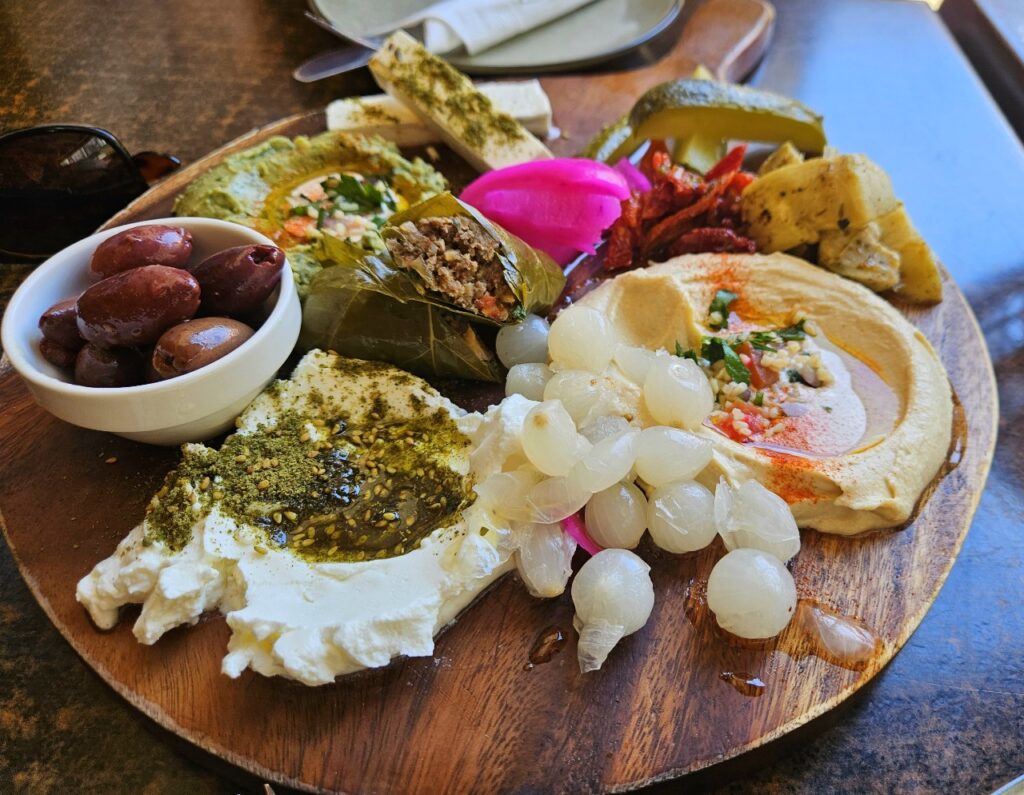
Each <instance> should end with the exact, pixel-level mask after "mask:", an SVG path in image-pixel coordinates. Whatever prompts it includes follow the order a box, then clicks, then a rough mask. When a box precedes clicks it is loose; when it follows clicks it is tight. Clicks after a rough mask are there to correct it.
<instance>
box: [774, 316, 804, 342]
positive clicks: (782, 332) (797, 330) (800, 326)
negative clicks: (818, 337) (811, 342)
mask: <svg viewBox="0 0 1024 795" xmlns="http://www.w3.org/2000/svg"><path fill="white" fill-rule="evenodd" d="M806 322H807V321H806V320H799V321H797V322H796V323H794V324H793V325H792V326H786V327H785V328H780V329H778V330H777V331H776V332H775V333H776V334H778V335H779V336H780V337H782V339H784V340H802V339H804V338H805V337H806V336H807V332H806V331H805V330H804V323H806Z"/></svg>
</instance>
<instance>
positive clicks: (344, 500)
mask: <svg viewBox="0 0 1024 795" xmlns="http://www.w3.org/2000/svg"><path fill="white" fill-rule="evenodd" d="M375 408H376V406H375ZM468 444H469V440H468V439H467V438H466V437H465V436H464V435H463V434H462V433H461V432H460V431H459V430H458V428H457V426H456V425H455V423H454V422H453V420H452V418H451V417H450V416H449V415H448V413H447V412H445V411H444V410H442V409H438V410H436V411H434V412H432V413H425V414H420V415H418V416H416V417H414V418H411V419H401V420H397V421H389V420H388V419H387V418H385V417H383V416H382V415H381V414H379V413H377V412H376V411H374V412H372V413H371V415H370V423H368V424H363V425H355V426H350V425H348V423H347V422H346V420H345V418H342V417H337V418H334V419H333V420H329V421H328V420H324V419H323V418H312V417H308V416H303V415H300V414H298V413H296V412H283V413H282V414H281V416H280V418H279V419H278V421H277V422H276V423H275V424H273V425H261V426H259V428H257V430H256V431H255V432H252V433H247V434H240V433H238V434H233V435H232V436H229V437H228V438H227V439H226V440H225V441H224V444H223V446H222V447H221V449H220V450H212V449H209V448H198V451H197V449H196V448H186V449H185V457H184V460H183V461H182V463H181V465H180V466H179V467H178V468H177V469H176V470H175V471H173V472H171V473H170V475H168V477H167V479H166V480H165V483H164V486H163V488H161V490H160V491H159V492H157V495H156V496H155V497H154V498H153V500H152V501H151V502H150V506H149V508H148V510H147V517H146V518H147V521H146V536H145V541H146V543H152V542H153V541H156V540H159V541H162V542H163V543H164V544H166V545H167V546H168V547H169V548H170V549H172V550H175V551H177V550H180V549H182V548H183V547H184V546H185V545H186V544H188V542H189V541H190V540H191V538H192V528H193V526H194V524H195V523H196V521H197V520H198V519H199V518H200V516H201V515H203V514H204V513H205V512H206V511H208V510H209V509H210V508H212V507H213V506H214V505H216V506H217V507H218V509H219V510H220V512H221V513H222V514H224V515H226V516H228V517H229V518H231V519H234V520H235V521H237V522H238V523H239V524H245V525H247V526H249V527H252V528H256V529H257V530H258V531H262V534H263V543H262V544H259V545H257V546H256V551H257V552H265V551H267V549H270V548H277V549H287V550H288V551H290V552H291V553H293V554H295V555H297V556H298V557H300V558H303V559H305V560H309V561H317V562H347V561H360V560H369V559H375V558H387V557H392V556H396V555H401V554H404V553H406V552H409V551H410V550H412V549H415V548H416V547H418V546H419V543H420V541H422V540H423V538H425V537H426V536H428V535H429V534H430V533H432V532H433V531H434V530H435V529H437V528H439V527H445V526H447V525H450V524H451V523H452V522H453V521H454V520H455V518H456V517H457V516H458V514H459V513H460V512H461V511H462V509H463V508H465V507H466V506H467V505H469V504H470V503H471V502H472V499H473V497H472V492H471V490H470V481H469V479H468V478H466V477H465V476H463V475H461V474H459V473H458V472H456V471H454V470H453V469H452V468H451V466H450V465H449V462H450V459H451V457H452V456H453V454H457V453H458V452H459V451H460V450H461V449H463V448H464V447H466V446H467V445H468Z"/></svg>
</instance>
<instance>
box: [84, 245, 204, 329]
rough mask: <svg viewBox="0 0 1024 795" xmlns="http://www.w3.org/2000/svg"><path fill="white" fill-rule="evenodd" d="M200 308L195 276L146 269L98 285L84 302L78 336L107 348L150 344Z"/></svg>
mask: <svg viewBox="0 0 1024 795" xmlns="http://www.w3.org/2000/svg"><path fill="white" fill-rule="evenodd" d="M197 309H199V283H198V282H197V281H196V280H195V278H194V277H193V276H192V274H190V273H188V272H187V271H183V270H180V269H179V268H168V267H166V266H164V265H146V266H144V267H142V268H133V269H132V270H130V271H124V272H122V273H117V274H114V275H113V276H111V277H109V278H107V279H104V280H103V281H101V282H97V283H96V284H94V285H93V286H92V287H90V288H89V289H88V290H86V291H85V292H84V293H82V295H81V296H80V297H79V298H78V331H79V333H81V335H82V336H83V337H85V339H86V340H87V341H88V342H92V343H95V344H96V345H99V346H101V347H104V348H113V347H117V346H119V345H126V346H135V345H150V344H152V343H154V342H156V341H157V340H158V339H159V338H160V335H161V334H163V333H164V332H165V331H166V330H167V329H169V328H170V327H171V326H174V325H177V324H178V323H181V322H182V321H184V320H188V319H189V318H190V317H192V316H193V315H194V314H195V313H196V310H197Z"/></svg>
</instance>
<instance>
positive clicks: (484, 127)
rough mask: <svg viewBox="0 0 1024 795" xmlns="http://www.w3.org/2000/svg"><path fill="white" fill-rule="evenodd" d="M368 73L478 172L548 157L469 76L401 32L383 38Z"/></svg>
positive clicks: (530, 136)
mask: <svg viewBox="0 0 1024 795" xmlns="http://www.w3.org/2000/svg"><path fill="white" fill-rule="evenodd" d="M370 71H371V72H372V73H373V76H374V78H375V79H376V80H377V83H378V85H380V87H381V88H383V89H384V90H385V91H386V92H388V93H389V94H390V95H391V96H393V97H394V98H395V99H397V100H398V101H399V102H401V103H402V104H403V105H405V106H407V107H408V108H410V109H411V110H412V111H413V112H415V113H416V114H417V115H418V116H419V117H420V118H421V119H423V121H424V123H425V124H427V125H428V126H430V127H432V128H434V129H435V130H437V133H438V134H439V135H440V136H441V138H442V139H443V140H444V141H445V142H446V143H447V144H448V145H449V146H451V147H452V148H453V149H454V150H455V151H456V152H458V153H459V154H460V155H462V156H463V157H464V158H465V159H466V160H467V161H468V162H469V163H470V164H471V165H473V166H475V167H476V168H477V169H479V170H480V171H489V170H491V169H495V168H503V167H505V166H511V165H515V164H516V163H525V162H527V161H530V160H542V159H546V158H550V157H553V155H552V154H551V152H550V150H548V148H547V147H546V146H544V144H542V143H541V142H540V141H538V140H537V139H536V138H534V137H533V136H532V135H530V133H528V132H527V131H526V129H525V128H524V127H523V125H521V124H520V123H519V122H518V121H516V120H515V119H514V118H512V117H511V116H509V115H508V114H507V113H502V112H501V111H499V110H497V109H496V108H495V107H494V105H493V104H492V102H491V100H490V99H488V98H487V96H485V95H484V94H483V93H481V92H480V91H478V90H477V88H476V87H475V86H474V85H473V81H472V80H470V79H469V78H468V77H466V75H464V74H462V72H460V71H458V70H457V69H455V68H454V67H453V66H451V65H450V64H449V63H447V62H446V61H444V60H443V59H441V58H438V57H437V56H436V55H433V54H431V53H430V52H428V51H427V50H426V48H425V47H423V45H421V44H420V43H419V42H417V41H416V40H415V39H414V38H413V37H412V36H410V35H409V34H408V33H405V32H404V31H401V30H400V31H397V32H396V33H393V34H392V35H391V36H389V37H388V39H387V41H385V42H384V44H383V45H382V46H381V48H380V50H379V51H378V52H377V54H376V55H375V56H373V58H372V59H371V60H370Z"/></svg>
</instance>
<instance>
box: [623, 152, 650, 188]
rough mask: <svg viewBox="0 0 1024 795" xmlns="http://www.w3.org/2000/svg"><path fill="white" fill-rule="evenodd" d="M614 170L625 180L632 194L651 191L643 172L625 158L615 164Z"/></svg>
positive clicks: (648, 181)
mask: <svg viewBox="0 0 1024 795" xmlns="http://www.w3.org/2000/svg"><path fill="white" fill-rule="evenodd" d="M615 170H616V171H618V172H619V173H620V174H621V175H622V176H623V177H624V178H625V180H626V184H627V185H629V189H630V190H631V191H632V192H633V193H647V191H649V190H650V189H651V181H650V180H649V179H647V177H646V176H645V175H644V172H642V171H641V170H640V169H638V168H637V167H636V166H634V165H633V164H632V163H630V162H629V161H628V160H626V158H622V159H621V160H620V161H619V162H618V163H616V164H615Z"/></svg>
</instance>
